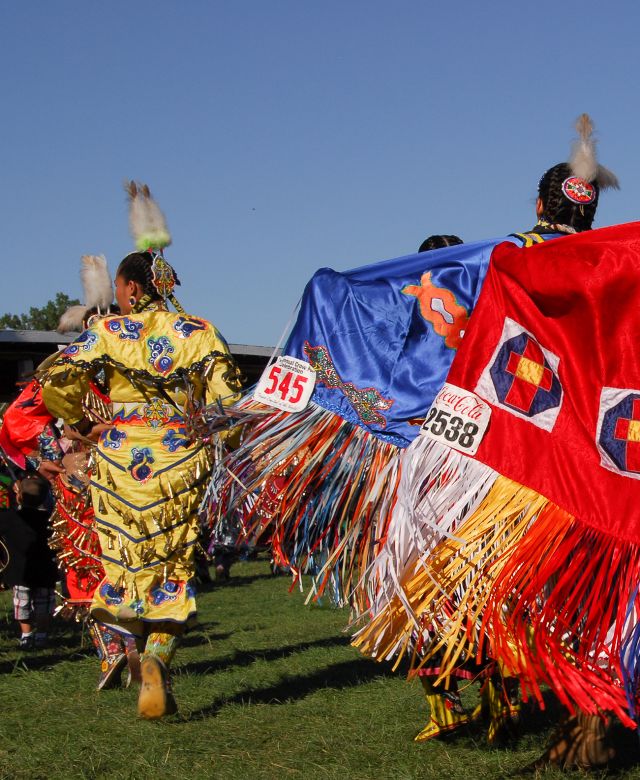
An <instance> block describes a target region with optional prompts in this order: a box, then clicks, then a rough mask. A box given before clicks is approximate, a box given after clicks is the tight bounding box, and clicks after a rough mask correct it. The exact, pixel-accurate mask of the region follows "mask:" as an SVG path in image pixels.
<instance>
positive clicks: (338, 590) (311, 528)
mask: <svg viewBox="0 0 640 780" xmlns="http://www.w3.org/2000/svg"><path fill="white" fill-rule="evenodd" d="M236 408H237V409H238V411H239V412H240V413H241V414H243V415H247V414H251V415H253V422H251V423H249V424H248V425H247V427H246V429H245V435H244V440H243V442H242V444H241V445H240V447H239V448H238V449H236V450H235V451H234V452H233V453H232V454H231V455H230V456H229V457H228V458H227V459H226V461H225V463H224V465H223V468H222V470H221V469H218V471H217V473H216V474H215V475H214V480H213V483H212V488H211V490H210V492H209V501H208V502H207V507H208V513H209V517H210V520H211V522H213V523H215V522H218V521H219V520H220V519H221V518H223V517H224V516H225V515H227V516H228V514H229V513H230V512H235V513H240V515H241V520H242V526H243V535H244V539H243V541H248V542H249V543H250V544H251V543H252V540H254V541H255V540H256V539H258V538H260V537H261V538H263V539H264V538H265V537H267V536H269V537H270V539H271V546H272V550H273V555H274V560H275V563H276V564H277V565H279V566H283V567H288V568H290V569H291V571H292V572H293V574H294V577H295V578H296V579H299V576H300V574H301V573H302V572H309V573H311V574H313V575H314V584H313V587H312V591H311V593H310V595H309V598H313V599H318V598H319V597H320V596H322V595H323V594H324V593H325V592H327V591H328V592H329V593H330V594H331V597H332V599H333V600H334V601H335V602H336V603H337V604H340V605H343V604H347V603H352V604H357V605H359V609H360V610H363V609H365V608H366V603H365V602H366V591H365V589H364V587H363V582H364V581H363V577H364V574H365V572H366V570H367V569H368V568H369V566H370V564H371V562H372V561H373V559H374V558H375V555H376V553H377V551H378V548H379V545H380V543H381V540H382V539H383V538H384V535H385V533H386V528H387V525H388V521H389V518H390V516H391V509H392V507H393V503H394V496H395V492H396V488H397V484H398V479H399V471H398V460H399V454H400V452H401V450H400V449H399V448H398V447H396V446H394V445H392V444H388V443H386V442H382V441H380V440H378V439H376V438H375V437H374V436H373V435H372V434H370V433H368V432H367V431H366V430H364V429H363V428H361V427H359V426H357V425H354V424H352V423H349V422H346V421H345V420H343V419H342V418H341V417H339V416H337V415H336V414H334V413H333V412H329V411H327V410H326V409H323V408H322V407H320V406H318V405H316V404H314V403H310V404H309V406H308V407H307V408H306V409H305V410H304V411H303V412H299V413H296V414H290V413H288V412H281V411H277V410H274V409H270V408H268V407H266V406H264V405H262V404H259V403H256V402H253V401H252V400H250V399H247V400H245V401H243V402H241V403H240V404H239V405H238V406H237V407H236Z"/></svg>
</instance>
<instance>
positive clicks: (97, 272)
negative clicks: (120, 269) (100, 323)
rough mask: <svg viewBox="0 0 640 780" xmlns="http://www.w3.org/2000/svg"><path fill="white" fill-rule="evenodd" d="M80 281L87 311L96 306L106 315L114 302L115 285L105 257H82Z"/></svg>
mask: <svg viewBox="0 0 640 780" xmlns="http://www.w3.org/2000/svg"><path fill="white" fill-rule="evenodd" d="M80 279H81V280H82V287H83V289H84V304H85V307H86V308H87V309H91V308H93V307H94V306H96V307H97V308H98V311H99V312H101V313H103V314H104V313H105V312H106V311H107V309H108V308H109V306H110V305H111V303H112V302H113V284H112V283H111V276H110V275H109V269H108V268H107V259H106V257H105V256H104V255H82V260H81V266H80Z"/></svg>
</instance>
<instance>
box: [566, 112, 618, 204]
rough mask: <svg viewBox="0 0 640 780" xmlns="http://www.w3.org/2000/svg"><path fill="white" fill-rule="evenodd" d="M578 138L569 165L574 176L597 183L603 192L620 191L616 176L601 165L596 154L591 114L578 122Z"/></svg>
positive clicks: (584, 115) (585, 115) (580, 118)
mask: <svg viewBox="0 0 640 780" xmlns="http://www.w3.org/2000/svg"><path fill="white" fill-rule="evenodd" d="M576 130H577V131H578V138H577V139H576V140H575V141H574V143H573V148H572V150H571V157H570V158H569V165H570V166H571V172H572V173H573V175H574V176H579V177H580V178H581V179H585V180H586V181H590V182H597V184H598V186H599V187H600V189H602V190H606V189H608V188H609V187H613V188H614V189H619V187H620V185H619V183H618V178H617V177H616V175H615V174H614V173H613V172H612V171H610V170H609V169H608V168H605V167H604V166H603V165H599V163H598V156H597V154H596V141H595V138H594V136H593V131H594V125H593V121H592V120H591V117H590V116H589V114H580V116H579V117H578V119H577V121H576Z"/></svg>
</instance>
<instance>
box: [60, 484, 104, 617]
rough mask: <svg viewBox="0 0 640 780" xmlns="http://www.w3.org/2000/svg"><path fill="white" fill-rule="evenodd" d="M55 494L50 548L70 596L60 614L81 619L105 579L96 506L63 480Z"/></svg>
mask: <svg viewBox="0 0 640 780" xmlns="http://www.w3.org/2000/svg"><path fill="white" fill-rule="evenodd" d="M53 492H54V495H55V499H56V506H55V510H54V513H53V515H52V517H51V527H52V534H51V537H50V539H49V546H50V547H51V549H52V550H54V552H55V553H56V558H57V561H58V567H59V568H60V570H61V571H62V572H64V574H65V575H66V577H67V587H68V590H69V594H70V596H69V598H67V599H65V602H64V604H63V606H62V608H61V609H60V610H58V612H59V613H60V614H62V615H63V617H72V616H74V617H76V618H78V619H81V618H82V617H84V614H85V613H86V612H87V610H88V608H89V604H90V603H91V598H92V596H93V592H94V591H95V589H96V587H97V586H98V583H99V582H100V581H101V580H102V578H103V577H104V568H103V566H102V563H101V560H100V554H101V550H100V542H99V540H98V534H97V533H96V530H95V516H94V512H93V506H92V504H91V497H90V495H89V492H88V490H84V491H82V492H78V491H76V490H73V489H71V488H70V487H68V486H67V485H66V484H65V483H64V481H63V480H62V478H61V477H60V476H58V477H56V479H55V481H54V482H53Z"/></svg>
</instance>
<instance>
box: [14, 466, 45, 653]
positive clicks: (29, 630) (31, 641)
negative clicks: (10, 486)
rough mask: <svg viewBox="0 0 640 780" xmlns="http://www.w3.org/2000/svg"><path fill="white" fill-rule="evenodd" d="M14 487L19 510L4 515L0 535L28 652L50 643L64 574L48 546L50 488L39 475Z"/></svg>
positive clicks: (17, 616) (22, 640) (23, 638)
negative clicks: (58, 584)
mask: <svg viewBox="0 0 640 780" xmlns="http://www.w3.org/2000/svg"><path fill="white" fill-rule="evenodd" d="M14 488H15V492H16V499H17V503H18V508H17V510H11V509H9V510H7V511H3V512H0V536H2V538H3V539H4V542H5V544H6V547H7V549H8V552H9V563H8V565H7V567H6V568H5V570H4V572H3V574H2V579H3V582H4V584H5V585H7V586H12V587H13V606H14V616H15V619H16V620H17V621H18V623H19V625H20V630H21V637H20V648H21V649H25V650H26V649H30V648H32V647H35V648H42V647H44V646H45V645H46V643H47V635H48V632H49V625H50V622H51V615H52V614H53V611H54V609H55V598H56V597H55V584H56V581H57V579H58V569H57V567H56V562H55V556H54V554H53V552H52V551H51V550H50V548H49V545H48V537H49V516H50V514H51V503H52V502H51V495H50V489H49V483H48V482H47V480H46V479H44V478H43V477H41V476H39V475H37V474H33V475H29V476H27V477H25V478H24V479H21V480H19V481H18V482H16V483H15V485H14Z"/></svg>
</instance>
